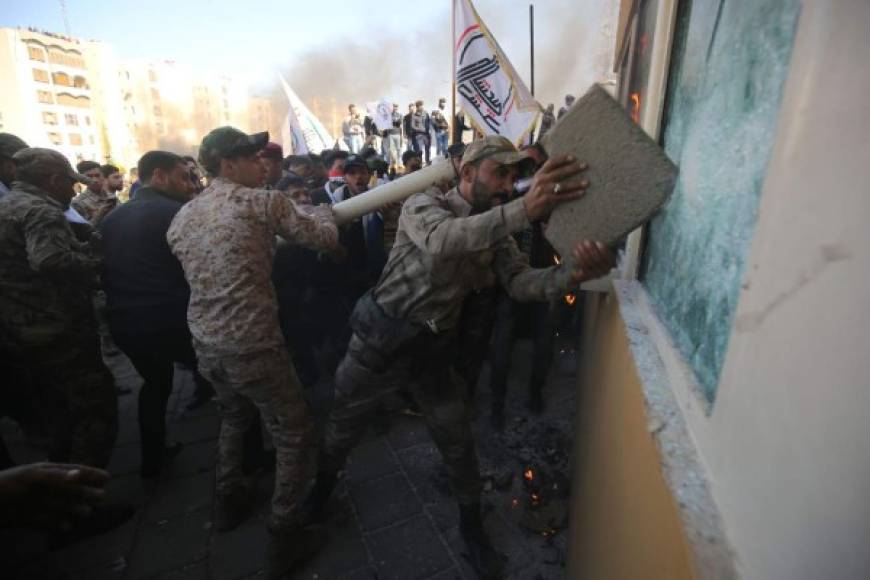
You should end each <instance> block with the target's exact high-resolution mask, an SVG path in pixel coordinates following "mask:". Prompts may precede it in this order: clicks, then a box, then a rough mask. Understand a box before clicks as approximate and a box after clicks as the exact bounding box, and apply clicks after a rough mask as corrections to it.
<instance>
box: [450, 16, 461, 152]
mask: <svg viewBox="0 0 870 580" xmlns="http://www.w3.org/2000/svg"><path fill="white" fill-rule="evenodd" d="M455 44H456V0H450V126H451V128H452V129H453V131H451V133H453V134H452V135H451V136H450V144H451V145H456V142H457V135H458V136H459V142H460V143H461V142H462V130H461V129H459V127H458V126H457V120H456V55H455V54H454V52H453V51H454V50H455V48H454V46H455Z"/></svg>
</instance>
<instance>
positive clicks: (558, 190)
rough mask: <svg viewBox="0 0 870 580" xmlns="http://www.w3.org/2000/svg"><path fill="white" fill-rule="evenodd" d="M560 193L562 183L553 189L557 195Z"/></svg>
mask: <svg viewBox="0 0 870 580" xmlns="http://www.w3.org/2000/svg"><path fill="white" fill-rule="evenodd" d="M560 191H562V184H561V183H557V184H556V186H555V187H553V193H555V194H557V195H558V194H559V192H560Z"/></svg>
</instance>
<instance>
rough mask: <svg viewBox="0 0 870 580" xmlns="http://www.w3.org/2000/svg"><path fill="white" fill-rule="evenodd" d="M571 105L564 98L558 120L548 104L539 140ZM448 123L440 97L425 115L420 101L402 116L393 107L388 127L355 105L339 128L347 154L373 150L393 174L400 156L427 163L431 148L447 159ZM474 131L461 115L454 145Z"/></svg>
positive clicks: (455, 125)
mask: <svg viewBox="0 0 870 580" xmlns="http://www.w3.org/2000/svg"><path fill="white" fill-rule="evenodd" d="M573 104H574V96H573V95H566V96H565V104H564V105H563V106H562V107H561V108H560V109H559V114H558V116H557V115H556V114H555V113H554V112H553V111H554V110H555V107H554V105H553V104H552V103H551V104H549V105H548V106H547V108H546V109H545V110H544V113H543V115H542V118H541V125H540V128H539V130H538V139H540V138H541V137H543V136H544V135H546V134H547V132H548V131H549V130H550V129H551V128H552V127H553V125H554V124H555V123H556V120H557V119H561V118H562V116H564V115H565V113H567V112H568V109H569V108H571V105H573ZM449 119H450V113H448V112H447V99H445V98H443V97H442V98H440V99H438V108H437V109H433V110H432V111H431V112H427V111H426V107H425V103H424V102H423V101H422V100H418V101H415V102H413V103H409V104H408V112H407V113H406V114H404V115H403V114H402V112H401V111H400V109H399V104H398V103H393V105H392V112H391V113H390V126H389V127H383V126H380V127H379V126H378V123H377V122H376V121H375V119H373V118H372V115H370V114H367V115H362V114H361V113H360V112H359V110H358V109H357V106H356V105H348V114H347V116H346V117H345V119H344V121H343V122H342V124H341V134H342V141H343V144H344V146H345V147H346V148H347V150H348V151H350V152H351V153H354V154H356V153H360V152H361V151H362V150H363V149H364V148H366V147H370V148H372V149H374V150H375V151H377V152H378V153H379V154H380V155H381V157H382V158H383V159H384V160H385V161H386V162H387V164H388V166H389V167H390V169H393V170H395V169H396V168H397V167H399V160H400V158H401V156H402V153H403V152H407V151H413V152H415V153H418V154H419V155H421V156H422V157H423V158H424V159H425V161H426V163H429V162H430V160H431V157H430V156H431V154H432V146H433V145H434V147H435V155H436V156H443V157H447V156H448V151H447V150H448V144H449V142H450V140H451V132H450V127H451V123H450V121H449ZM473 130H474V129H473V128H472V127H471V126H469V124H468V123H466V119H465V115H464V114H463V113H462V112H460V113H459V114H458V115H456V117H455V118H454V119H453V141H454V142H461V141H462V136H463V134H464V133H465V132H468V131H473ZM474 134H475V138H477V137H479V136H480V134H479V133H478V132H476V131H475V133H474Z"/></svg>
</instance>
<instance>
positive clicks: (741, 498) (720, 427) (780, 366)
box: [683, 0, 870, 580]
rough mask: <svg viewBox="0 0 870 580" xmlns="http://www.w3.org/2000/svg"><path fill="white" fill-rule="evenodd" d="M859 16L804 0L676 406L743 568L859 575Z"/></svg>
mask: <svg viewBox="0 0 870 580" xmlns="http://www.w3.org/2000/svg"><path fill="white" fill-rule="evenodd" d="M868 23H870V3H868V2H866V1H862V0H841V1H838V2H822V1H820V0H807V1H806V2H805V3H804V6H803V10H802V14H801V17H800V24H799V29H798V34H797V37H796V44H795V48H794V52H793V56H792V63H791V67H790V71H789V78H788V81H787V84H786V90H785V99H784V101H783V104H782V108H781V110H780V119H779V125H778V132H777V139H776V144H775V147H774V154H773V158H772V160H771V163H770V167H769V169H768V175H767V180H766V183H765V186H764V190H763V195H762V198H761V204H760V212H759V218H758V223H757V226H756V231H755V235H754V238H753V241H752V246H751V250H750V254H749V260H748V264H747V272H746V274H745V279H744V290H743V292H742V294H741V296H740V302H739V305H738V310H737V316H736V324H735V327H734V330H733V332H732V336H731V343H730V345H729V351H728V356H727V358H726V362H725V367H724V371H723V375H722V379H721V382H720V386H719V394H718V398H717V401H716V404H715V406H714V408H713V412H712V416H710V417H707V416H705V415H704V413H702V412H700V409H699V408H698V406H697V405H694V406H691V408H688V406H689V405H691V403H689V405H687V416H688V420H689V423H690V427H691V429H692V431H693V434H694V436H695V438H696V440H697V442H698V447H699V450H700V452H701V455H702V456H703V457H704V460H705V461H706V463H707V465H708V467H709V470H710V475H711V479H712V484H713V491H714V495H715V497H716V499H717V503H718V504H719V507H720V509H721V511H722V515H723V518H724V520H725V524H726V529H727V531H728V535H729V537H730V539H731V541H732V544H733V545H734V548H735V549H736V551H737V554H738V557H739V560H740V563H741V565H742V570H743V572H744V575H745V577H747V578H763V579H765V580H777V579H799V578H806V579H818V578H837V579H845V578H867V577H870V549H868V546H870V445H868V443H870V419H868V417H870V225H868V222H867V220H868V218H870V190H868V184H870V117H868V115H867V114H866V111H867V106H866V102H865V101H863V98H864V95H866V94H867V91H868V89H870V68H868V66H867V63H868V62H870V36H868V34H867V26H868ZM856 99H857V100H856ZM683 398H684V401H688V400H689V397H688V396H685V393H684V397H683Z"/></svg>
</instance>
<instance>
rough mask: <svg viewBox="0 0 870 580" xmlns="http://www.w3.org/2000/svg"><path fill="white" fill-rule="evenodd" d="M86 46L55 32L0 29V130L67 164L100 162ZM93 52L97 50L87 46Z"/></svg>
mask: <svg viewBox="0 0 870 580" xmlns="http://www.w3.org/2000/svg"><path fill="white" fill-rule="evenodd" d="M87 45H88V43H86V42H83V41H80V40H77V39H73V38H68V37H64V36H61V35H57V34H51V33H44V32H38V31H35V30H24V29H11V28H2V29H0V71H2V75H3V78H4V81H5V82H4V89H3V91H0V131H4V132H8V133H14V134H16V135H19V136H20V137H22V138H23V139H25V140H26V141H27V142H28V144H30V145H31V146H39V147H51V148H53V149H57V150H58V151H60V152H61V153H63V154H64V155H66V156H67V157H68V158H69V159H70V160H71V161H73V162H76V161H80V160H82V159H103V156H104V148H103V143H102V142H101V139H100V138H99V137H100V136H99V133H98V124H97V110H96V108H95V106H94V96H93V89H92V82H93V76H92V73H93V71H91V70H89V69H88V67H87V65H86V61H85V50H86V48H87ZM90 49H91V52H92V53H98V52H99V50H100V47H99V46H94V47H90Z"/></svg>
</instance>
